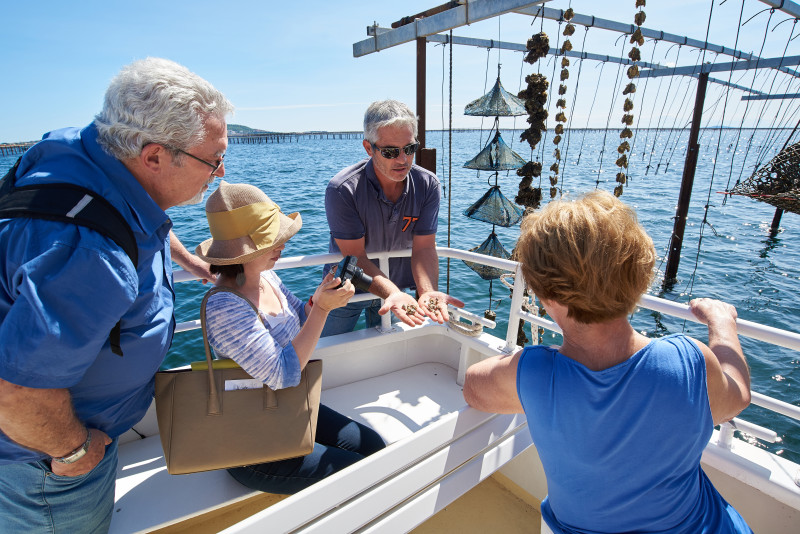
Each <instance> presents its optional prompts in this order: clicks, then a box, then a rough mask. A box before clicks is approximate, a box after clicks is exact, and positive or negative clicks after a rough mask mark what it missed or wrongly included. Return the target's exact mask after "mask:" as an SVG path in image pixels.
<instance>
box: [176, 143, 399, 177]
mask: <svg viewBox="0 0 800 534" xmlns="http://www.w3.org/2000/svg"><path fill="white" fill-rule="evenodd" d="M164 146H165V147H166V148H168V149H170V150H175V151H177V152H180V153H181V154H183V155H184V156H189V157H190V158H192V159H196V160H197V161H199V162H200V163H205V164H206V165H208V166H209V167H211V168H212V169H214V170H213V171H211V174H212V175H213V174H216V172H217V171H218V170H219V168H220V167H222V162H223V160H224V159H225V154H223V155H222V156H220V158H219V159H218V160H217V162H216V163H210V162H208V161H206V160H204V159H200V158H198V157H197V156H193V155H191V154H189V153H188V152H186V151H185V150H181V149H180V148H177V147H174V146H169V145H164ZM395 157H397V156H395Z"/></svg>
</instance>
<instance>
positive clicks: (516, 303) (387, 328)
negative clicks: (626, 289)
mask: <svg viewBox="0 0 800 534" xmlns="http://www.w3.org/2000/svg"><path fill="white" fill-rule="evenodd" d="M436 250H437V252H438V254H439V257H440V258H453V259H460V260H467V261H470V262H474V263H480V264H482V265H488V266H490V267H496V268H499V269H503V270H506V271H509V272H510V273H514V285H513V290H512V294H511V304H510V307H509V315H508V326H507V329H506V335H505V341H506V344H505V347H504V349H503V350H505V351H506V352H512V351H513V350H516V349H517V348H518V347H517V344H516V339H517V328H518V327H517V325H518V321H519V320H523V321H526V322H528V323H531V324H532V325H536V326H541V327H542V328H545V329H547V330H551V331H554V332H558V333H561V329H560V328H559V327H558V325H557V324H556V323H555V322H553V321H550V320H548V319H545V318H543V317H539V316H538V315H536V313H535V312H536V311H538V310H537V309H536V308H535V307H533V306H532V305H531V304H530V299H529V298H528V297H525V282H524V280H523V277H522V271H521V268H520V264H519V263H518V262H516V261H513V260H506V259H502V258H494V257H492V256H487V255H485V254H479V253H475V252H470V251H466V250H461V249H455V248H447V247H437V249H436ZM368 256H369V257H370V258H371V259H377V260H378V264H379V267H380V269H381V271H383V272H384V273H389V258H397V257H409V256H411V249H408V250H399V251H392V252H381V253H370V254H368ZM341 259H342V255H341V254H315V255H309V256H293V257H288V258H281V259H280V260H278V262H277V263H276V264H275V267H274V268H275V270H283V269H295V268H299V267H314V266H318V265H324V264H327V263H338V262H339V261H340V260H341ZM196 279H197V278H196V277H194V276H193V275H191V274H189V273H188V272H186V271H183V270H180V269H176V271H175V274H174V281H175V282H176V283H178V282H185V281H189V280H196ZM453 294H454V295H456V296H458V291H453ZM373 298H375V297H374V296H373V295H371V294H369V293H364V294H359V295H355V296H354V297H353V298H352V299H351V301H353V302H357V301H363V300H370V299H373ZM523 304H526V307H527V308H529V311H525V310H524V309H523ZM639 306H640V307H641V308H646V309H649V310H653V311H657V312H659V313H663V314H665V315H670V316H673V317H678V318H680V319H685V320H687V321H693V322H696V323H700V321H698V320H697V318H696V317H695V316H694V315H693V314H692V313H691V312H690V311H689V306H687V305H685V304H681V303H677V302H672V301H669V300H665V299H662V298H658V297H654V296H652V295H643V296H642V298H641V300H640V301H639ZM448 309H449V310H450V311H451V312H453V313H454V315H456V316H458V317H463V318H465V319H467V320H469V321H471V322H472V323H473V324H481V325H483V326H484V327H487V328H490V329H494V328H495V327H496V323H495V322H494V321H491V320H489V319H485V318H483V317H480V316H478V315H475V314H473V313H471V312H468V311H466V310H459V309H457V308H453V307H452V306H448ZM531 311H533V312H534V313H531ZM736 325H737V331H738V333H739V335H741V336H745V337H749V338H752V339H757V340H760V341H764V342H767V343H770V344H773V345H778V346H781V347H785V348H788V349H792V350H796V351H800V334H798V333H796V332H790V331H788V330H781V329H779V328H774V327H771V326H765V325H761V324H758V323H754V322H752V321H746V320H743V319H737V320H736ZM197 328H200V321H199V319H197V320H192V321H186V322H182V323H179V324H177V325H176V328H175V332H176V333H177V332H185V331H187V330H193V329H197ZM379 330H380V331H381V332H384V333H386V332H391V331H392V330H393V328H392V325H391V314H389V313H387V314H386V315H383V316H382V317H381V326H380V327H379ZM533 334H534V337H535V338H536V337H537V329H535V328H534V329H533ZM533 342H534V343H538V342H539V340H538V338H537V339H534V340H533ZM751 402H752V404H755V405H757V406H761V407H762V408H765V409H767V410H770V411H773V412H775V413H779V414H781V415H784V416H786V417H790V418H792V419H796V420H800V407H798V406H795V405H792V404H789V403H787V402H783V401H781V400H778V399H774V398H772V397H768V396H766V395H763V394H761V393H757V392H755V391H753V392H751ZM735 430H740V431H741V432H744V433H746V434H749V435H752V436H754V437H757V438H759V439H762V440H765V441H769V442H775V441H779V440H780V438H778V436H777V434H776V433H775V432H774V431H772V430H770V429H767V428H764V427H761V426H759V425H755V424H753V423H749V422H747V421H743V420H740V419H738V418H735V419H733V421H731V422H730V423H725V424H723V425H722V428H721V438H720V444H721V445H725V446H728V447H730V443H731V438H732V436H733V433H734V431H735Z"/></svg>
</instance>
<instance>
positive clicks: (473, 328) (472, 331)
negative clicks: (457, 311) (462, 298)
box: [447, 312, 483, 337]
mask: <svg viewBox="0 0 800 534" xmlns="http://www.w3.org/2000/svg"><path fill="white" fill-rule="evenodd" d="M447 316H448V319H447V326H449V327H450V328H452V329H453V331H454V332H458V333H459V334H464V335H465V336H469V337H478V336H479V335H481V333H483V325H482V324H480V323H478V324H473V323H471V322H470V323H462V322H461V321H459V320H458V318H457V317H456V316H455V315H453V314H452V313H450V312H447Z"/></svg>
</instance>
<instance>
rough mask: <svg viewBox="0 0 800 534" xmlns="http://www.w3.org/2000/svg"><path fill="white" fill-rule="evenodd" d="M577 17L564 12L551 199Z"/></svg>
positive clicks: (552, 196) (554, 185) (569, 11)
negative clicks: (572, 21) (568, 53)
mask: <svg viewBox="0 0 800 534" xmlns="http://www.w3.org/2000/svg"><path fill="white" fill-rule="evenodd" d="M574 16H575V11H574V10H573V9H572V8H569V9H567V10H566V11H565V12H564V20H566V21H567V25H566V26H565V27H564V31H563V33H562V35H564V36H565V37H566V39H565V40H564V44H562V45H561V76H560V78H561V84H560V85H559V86H558V100H557V101H556V107H557V108H559V111H558V113H556V122H557V123H558V124H556V129H555V131H556V135H555V137H553V144H554V145H556V148H555V149H554V150H553V157H554V158H555V160H556V162H555V163H553V164H552V165H551V166H550V170H551V171H552V173H553V174H552V175H551V176H550V198H555V197H556V194H557V193H558V188H557V187H556V186H557V185H558V171H559V166H560V165H561V149H560V148H559V146H558V145H559V144H560V143H561V135H562V134H563V133H564V123H566V122H567V115H566V113H565V111H566V108H567V99H566V98H565V95H566V94H567V85H566V84H565V83H564V82H565V81H566V80H567V79H569V69H568V68H567V67H569V58H568V57H567V56H566V53H567V52H569V51H571V50H572V42H571V41H570V40H569V37H570V36H571V35H572V34H574V33H575V25H574V24H572V23H570V21H571V20H572V17H574Z"/></svg>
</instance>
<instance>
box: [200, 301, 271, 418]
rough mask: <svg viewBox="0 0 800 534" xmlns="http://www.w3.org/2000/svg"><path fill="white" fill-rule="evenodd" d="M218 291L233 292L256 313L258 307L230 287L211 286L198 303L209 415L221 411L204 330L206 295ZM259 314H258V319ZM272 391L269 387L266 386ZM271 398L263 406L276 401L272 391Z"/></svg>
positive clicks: (206, 333)
mask: <svg viewBox="0 0 800 534" xmlns="http://www.w3.org/2000/svg"><path fill="white" fill-rule="evenodd" d="M220 291H227V292H228V293H233V294H234V295H236V296H237V297H239V298H240V299H242V300H244V301H245V302H247V303H248V304H249V305H250V307H251V308H253V311H255V312H256V315H258V308H256V306H255V305H254V304H253V303H252V302H250V300H248V299H247V297H245V296H244V295H242V294H241V293H239V292H238V291H236V290H235V289H230V288H228V287H212V288H211V289H209V290H208V292H207V293H206V294H205V296H204V297H203V302H202V303H200V326H201V329H202V331H203V346H204V347H205V350H206V362H207V363H208V413H209V415H219V414H221V413H222V408H221V406H220V402H219V391H218V390H217V381H216V380H214V365H213V364H212V361H211V347H210V346H209V344H208V332H207V331H206V303H207V302H208V297H210V296H211V295H213V294H214V293H219V292H220ZM260 319H261V316H259V320H260ZM267 389H269V390H270V392H272V390H271V389H270V388H267ZM272 396H273V399H272V400H265V408H272V407H274V406H272V404H273V401H277V399H274V392H273V395H272ZM275 406H277V402H275Z"/></svg>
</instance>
